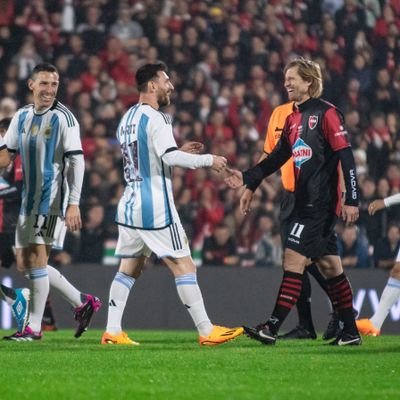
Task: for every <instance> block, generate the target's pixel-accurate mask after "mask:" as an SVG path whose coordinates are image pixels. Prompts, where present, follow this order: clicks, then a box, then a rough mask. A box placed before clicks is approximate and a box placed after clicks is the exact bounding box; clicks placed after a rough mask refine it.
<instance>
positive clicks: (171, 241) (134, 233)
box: [115, 222, 190, 258]
mask: <svg viewBox="0 0 400 400" xmlns="http://www.w3.org/2000/svg"><path fill="white" fill-rule="evenodd" d="M151 253H154V254H156V256H157V257H159V258H163V257H172V258H182V257H187V256H190V248H189V242H188V239H187V237H186V233H185V230H184V229H183V227H182V224H181V223H180V222H178V223H173V224H171V225H170V226H168V227H166V228H164V229H160V230H143V229H134V228H128V227H126V226H123V225H118V243H117V247H116V249H115V255H116V256H117V257H121V258H131V257H139V256H146V257H149V256H150V255H151Z"/></svg>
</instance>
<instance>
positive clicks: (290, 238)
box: [285, 207, 339, 260]
mask: <svg viewBox="0 0 400 400" xmlns="http://www.w3.org/2000/svg"><path fill="white" fill-rule="evenodd" d="M336 222H337V215H336V214H335V212H334V211H328V210H321V209H315V208H314V207H310V208H307V209H295V210H294V211H293V213H292V216H291V217H290V223H289V229H288V235H287V237H286V242H285V247H286V248H288V249H292V250H294V251H296V252H297V253H300V254H302V255H303V256H305V257H307V258H311V259H312V260H317V259H318V258H321V257H322V256H326V255H338V254H339V253H338V248H337V238H336V232H335V225H336Z"/></svg>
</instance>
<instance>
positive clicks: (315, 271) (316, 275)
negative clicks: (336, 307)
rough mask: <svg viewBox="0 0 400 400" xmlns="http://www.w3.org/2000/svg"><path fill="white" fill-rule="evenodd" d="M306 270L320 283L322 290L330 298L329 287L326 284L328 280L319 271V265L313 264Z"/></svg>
mask: <svg viewBox="0 0 400 400" xmlns="http://www.w3.org/2000/svg"><path fill="white" fill-rule="evenodd" d="M306 269H307V272H308V273H310V274H311V275H312V276H313V277H314V279H315V280H316V281H317V282H318V284H319V286H321V288H322V290H323V291H324V292H325V293H326V294H327V295H328V297H329V293H328V286H327V283H326V279H325V277H324V276H323V275H322V274H321V272H320V271H319V269H318V266H317V264H315V263H312V264H310V265H309V266H308V267H307V268H306Z"/></svg>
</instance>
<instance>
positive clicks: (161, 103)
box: [157, 95, 171, 107]
mask: <svg viewBox="0 0 400 400" xmlns="http://www.w3.org/2000/svg"><path fill="white" fill-rule="evenodd" d="M157 103H158V106H159V107H165V106H168V105H169V104H170V103H171V101H170V99H169V97H168V96H167V95H165V96H163V97H161V96H160V97H159V98H158V99H157Z"/></svg>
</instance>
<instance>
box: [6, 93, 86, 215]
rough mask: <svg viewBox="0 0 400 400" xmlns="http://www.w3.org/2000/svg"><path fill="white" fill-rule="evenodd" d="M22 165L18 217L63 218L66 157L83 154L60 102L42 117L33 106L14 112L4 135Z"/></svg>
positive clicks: (76, 127)
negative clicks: (53, 216) (60, 216)
mask: <svg viewBox="0 0 400 400" xmlns="http://www.w3.org/2000/svg"><path fill="white" fill-rule="evenodd" d="M5 142H6V144H7V147H8V149H9V151H10V152H19V153H20V155H21V159H22V165H23V191H22V203H21V210H20V214H21V215H31V214H40V215H64V212H65V209H66V207H67V202H68V194H69V189H68V185H67V179H66V177H67V173H68V160H67V157H68V155H72V154H82V144H81V140H80V132H79V124H78V121H77V120H76V119H75V117H74V116H73V115H72V113H71V112H70V111H69V110H68V109H67V108H66V107H65V106H64V105H62V104H61V103H60V102H58V101H56V102H55V103H54V105H53V106H52V107H51V108H50V109H49V110H47V111H45V112H44V113H42V114H39V113H35V112H34V108H33V104H30V105H27V106H25V107H24V108H21V109H19V110H18V111H17V113H16V114H15V116H14V117H13V119H12V121H11V124H10V126H9V128H8V130H7V133H6V135H5Z"/></svg>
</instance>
